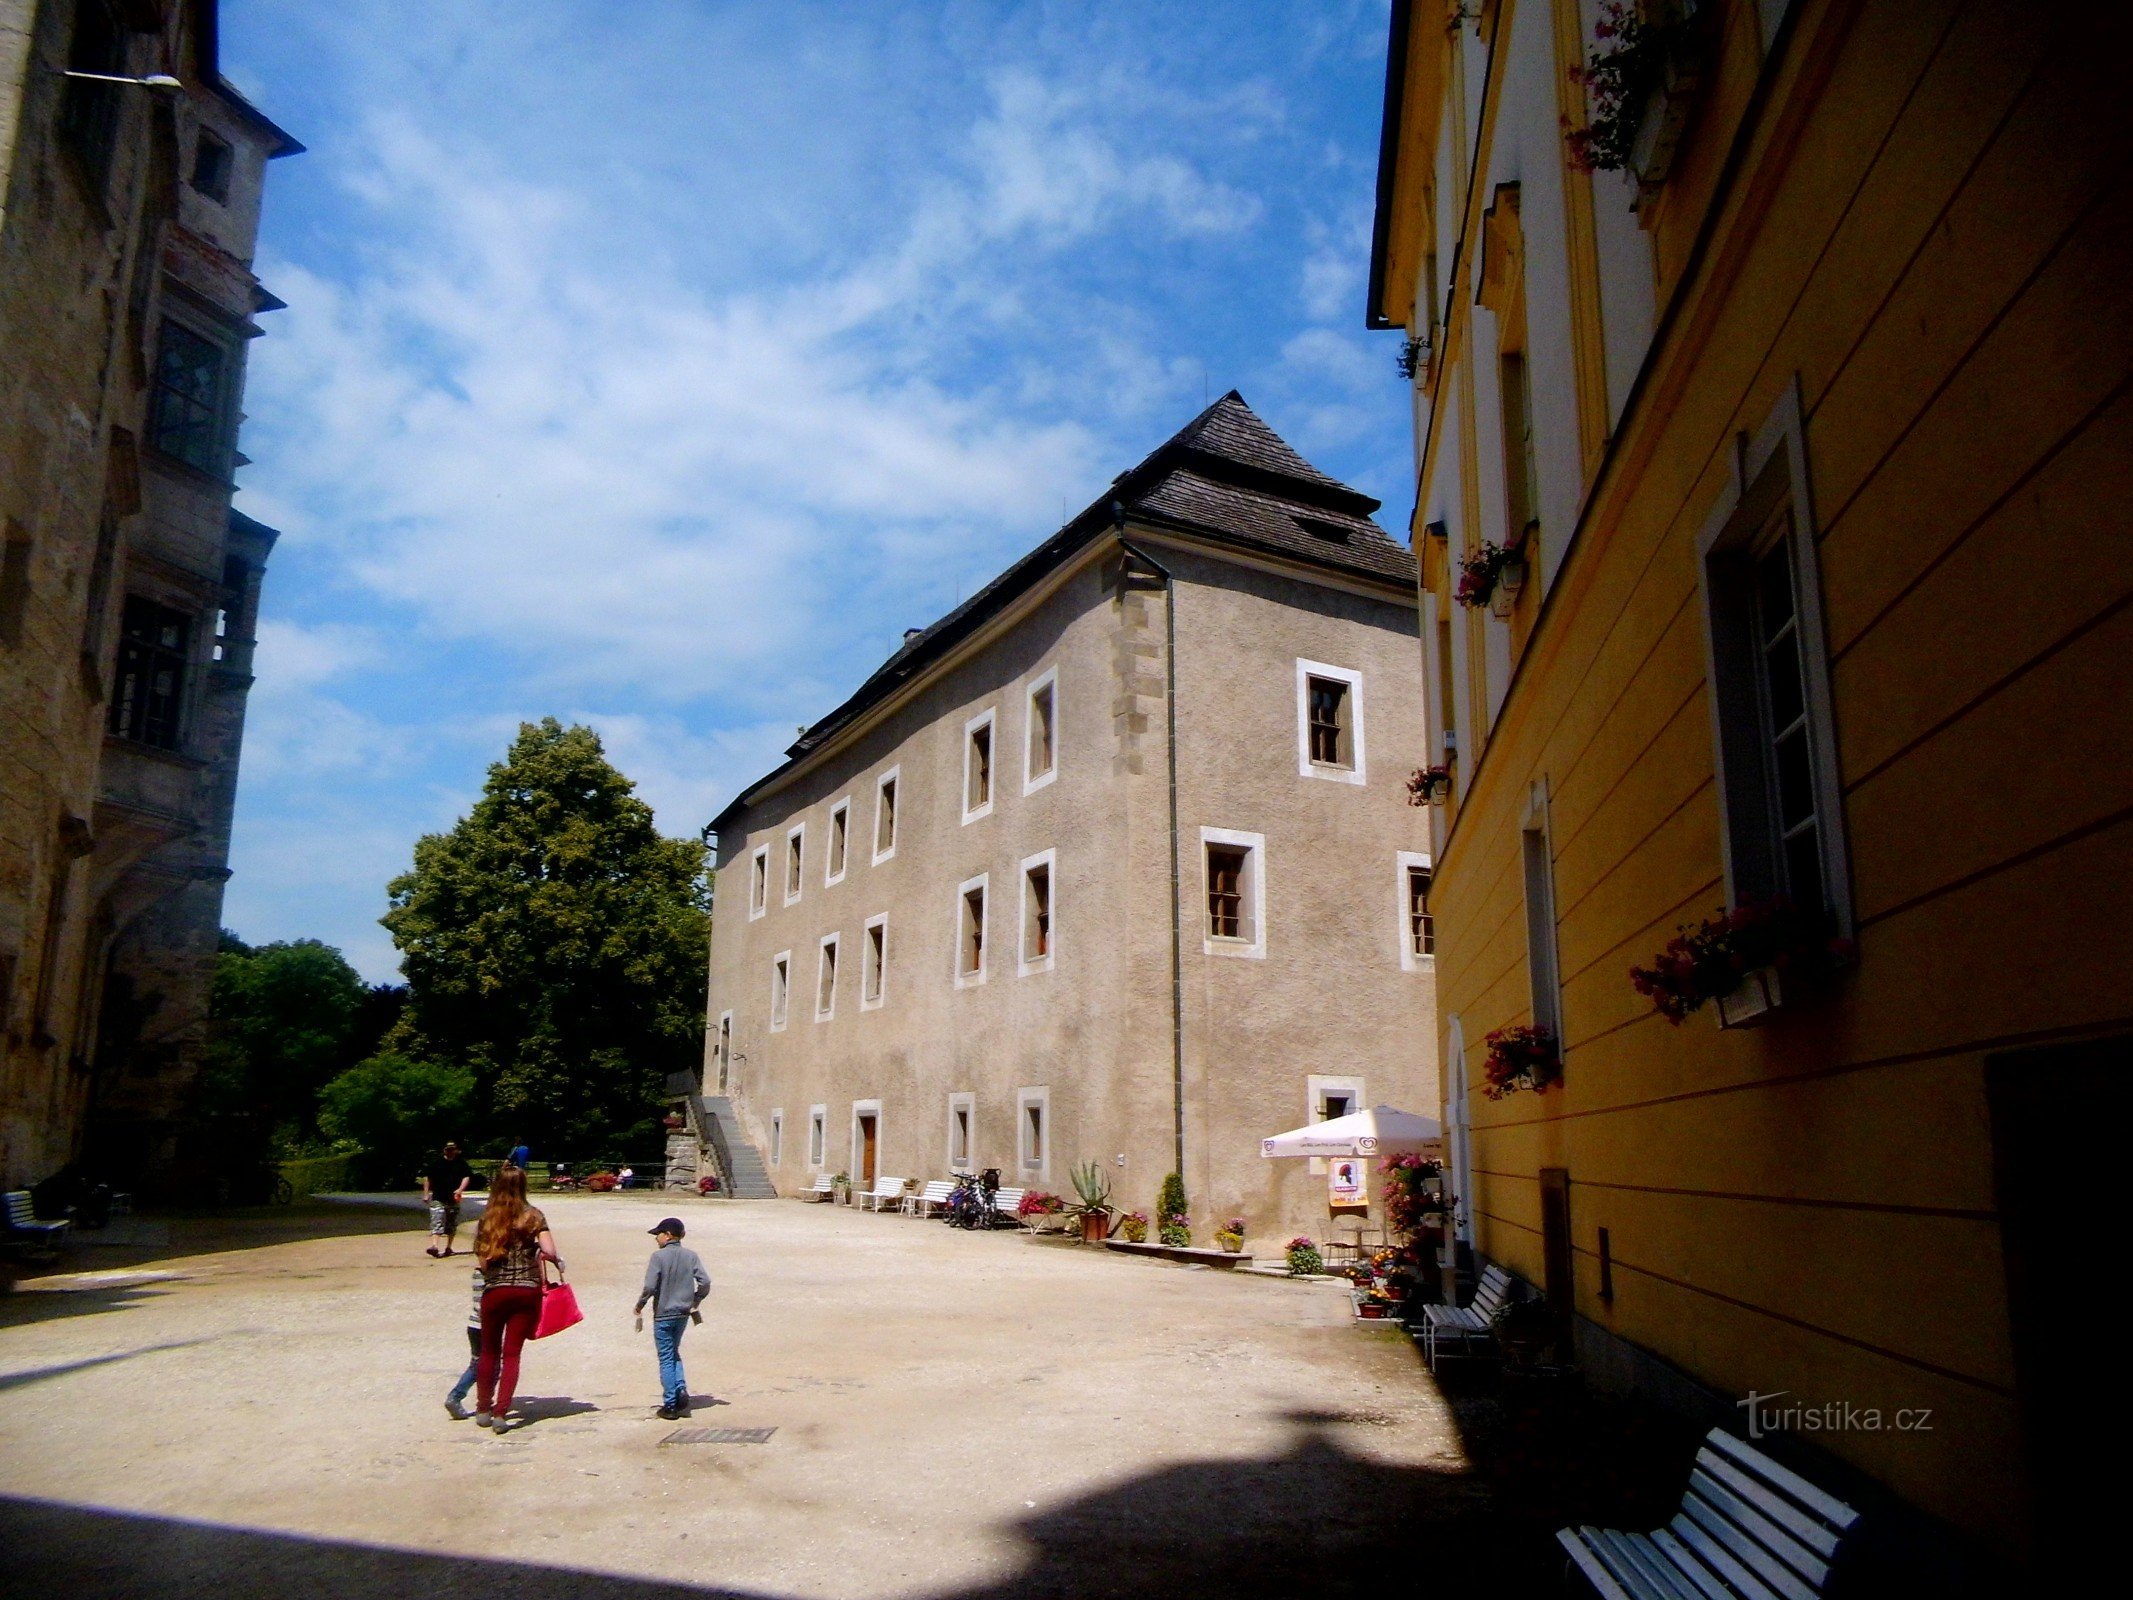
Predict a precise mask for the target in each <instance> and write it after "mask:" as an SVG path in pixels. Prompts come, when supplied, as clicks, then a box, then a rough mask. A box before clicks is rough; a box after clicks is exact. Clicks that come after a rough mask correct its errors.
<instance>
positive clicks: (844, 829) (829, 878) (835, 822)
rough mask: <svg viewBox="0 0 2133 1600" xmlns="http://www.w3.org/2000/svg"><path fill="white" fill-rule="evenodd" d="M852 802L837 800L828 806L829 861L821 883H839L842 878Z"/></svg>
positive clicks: (825, 885)
mask: <svg viewBox="0 0 2133 1600" xmlns="http://www.w3.org/2000/svg"><path fill="white" fill-rule="evenodd" d="M851 820H852V802H851V801H850V799H848V798H847V799H843V800H839V801H838V802H837V803H836V804H835V805H834V806H831V807H830V842H829V861H828V863H827V865H826V866H825V868H824V876H823V880H822V881H823V885H824V887H827V886H828V885H830V884H833V883H840V882H842V881H843V879H844V863H845V856H846V853H847V849H848V844H849V840H848V835H849V834H850V832H851Z"/></svg>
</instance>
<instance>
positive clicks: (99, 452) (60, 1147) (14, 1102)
mask: <svg viewBox="0 0 2133 1600" xmlns="http://www.w3.org/2000/svg"><path fill="white" fill-rule="evenodd" d="M217 26H218V17H217V12H216V7H215V6H214V4H212V3H211V0H189V3H180V0H167V3H156V0H0V353H4V357H5V359H4V361H0V518H4V529H5V540H6V543H5V557H4V566H0V775H4V783H0V1183H4V1184H5V1185H6V1186H7V1187H10V1188H13V1187H18V1186H20V1185H22V1184H25V1183H31V1182H35V1181H37V1180H40V1179H42V1178H44V1177H46V1176H49V1175H50V1174H51V1173H52V1172H53V1171H55V1170H56V1169H58V1168H59V1167H61V1166H64V1165H65V1164H67V1163H68V1162H69V1161H72V1160H74V1159H75V1158H76V1157H78V1156H79V1155H81V1153H82V1151H83V1147H84V1141H85V1139H87V1138H89V1137H90V1134H89V1129H90V1126H91V1124H92V1122H93V1123H94V1125H95V1128H96V1134H95V1139H96V1142H97V1143H98V1145H99V1146H100V1152H99V1159H100V1160H101V1161H102V1162H104V1163H105V1164H108V1165H110V1166H112V1167H114V1168H116V1169H118V1170H119V1171H120V1172H121V1173H122V1174H123V1175H124V1176H126V1177H127V1178H128V1179H129V1180H130V1181H132V1180H138V1179H140V1178H143V1177H146V1178H148V1179H149V1180H150V1181H151V1182H152V1181H153V1178H154V1176H155V1175H156V1174H157V1173H164V1174H168V1173H170V1172H171V1171H173V1170H174V1169H175V1168H176V1167H178V1166H180V1165H182V1163H183V1160H184V1157H185V1152H184V1148H183V1139H182V1137H181V1135H182V1133H183V1131H184V1130H185V1129H186V1127H187V1126H188V1113H189V1110H190V1108H191V1102H192V1098H193V1090H194V1088H195V1085H196V1080H197V1076H198V1065H199V1049H200V1044H201V1037H202V1032H203V1029H204V1024H205V1020H206V1014H207V1001H208V989H209V983H210V980H211V977H212V971H213V962H214V955H215V947H216V938H217V930H218V927H219V924H220V920H221V908H222V884H223V881H224V879H225V878H226V877H227V876H228V859H229V830H230V817H231V811H232V808H233V805H234V802H235V795H236V783H237V762H238V751H239V747H240V745H241V743H242V739H243V733H244V706H245V695H246V691H247V689H248V688H249V686H250V683H251V669H252V661H251V656H252V639H253V632H254V624H255V620H256V617H257V613H258V604H259V591H260V583H261V578H262V574H263V572H264V569H265V565H266V560H267V556H268V552H269V551H270V550H271V549H272V547H273V543H274V539H275V534H274V531H273V530H272V529H270V528H266V527H263V526H261V525H260V524H258V523H256V522H253V521H252V520H251V519H249V518H247V517H245V516H243V515H242V514H240V513H237V512H234V511H233V510H232V509H231V506H230V498H231V494H232V491H233V489H234V476H235V473H236V471H237V468H238V467H239V466H241V465H242V464H243V462H244V457H243V456H242V455H241V454H239V453H238V451H237V437H236V436H237V426H238V422H239V420H240V418H241V415H242V399H243V387H244V352H245V347H246V345H247V343H248V342H249V341H250V340H251V339H252V338H254V337H256V336H257V335H258V334H259V333H260V332H261V331H262V330H261V328H260V326H259V324H258V322H257V321H256V320H255V319H256V317H257V315H258V313H260V312H262V311H267V310H272V309H274V308H276V307H277V306H278V305H279V304H280V302H278V301H277V300H275V298H274V297H273V296H272V295H271V294H269V293H268V292H267V291H266V290H265V289H264V288H263V287H262V286H261V285H260V283H259V281H258V279H257V278H256V277H254V276H253V273H252V269H251V260H252V252H253V246H254V241H255V239H256V236H257V232H258V225H259V207H260V198H261V193H262V190H263V187H264V181H265V169H266V164H267V162H268V161H270V160H272V159H273V158H275V157H277V156H281V155H287V154H291V153H293V152H295V151H297V150H299V149H300V148H301V146H299V145H298V144H296V142H295V141H294V140H292V139H291V138H290V137H289V136H288V135H287V134H286V133H284V132H283V131H282V130H281V129H279V128H277V127H276V126H275V125H274V124H273V123H272V122H270V121H268V120H267V119H266V118H265V117H264V116H263V115H261V114H260V113H259V112H258V111H257V110H256V109H254V108H253V107H252V106H250V105H249V104H247V103H246V102H245V101H244V100H243V99H242V97H240V96H239V95H238V94H237V93H236V92H235V91H234V90H232V89H231V88H230V87H229V86H228V85H227V84H226V83H225V82H224V81H223V80H222V77H221V74H220V71H219V69H218V65H217V37H218V36H217ZM83 71H93V72H99V73H103V74H106V75H108V76H111V77H117V78H131V79H140V78H145V77H150V76H163V75H167V76H170V77H175V78H177V79H178V80H180V86H179V87H176V88H171V87H167V86H160V87H159V86H153V85H145V84H141V83H138V82H104V81H100V80H98V79H95V78H82V77H70V76H68V74H69V72H83Z"/></svg>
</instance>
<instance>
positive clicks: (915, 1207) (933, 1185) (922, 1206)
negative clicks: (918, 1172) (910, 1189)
mask: <svg viewBox="0 0 2133 1600" xmlns="http://www.w3.org/2000/svg"><path fill="white" fill-rule="evenodd" d="M954 1193H955V1185H954V1184H952V1183H950V1182H949V1181H948V1180H947V1179H946V1178H933V1179H929V1180H928V1181H927V1184H926V1186H925V1188H923V1189H921V1190H919V1192H918V1193H917V1194H914V1195H909V1196H907V1197H906V1198H905V1200H904V1209H905V1210H906V1211H908V1212H910V1213H911V1214H912V1215H913V1216H915V1217H930V1216H932V1215H933V1213H934V1212H936V1211H938V1210H939V1209H940V1208H941V1207H942V1206H945V1205H946V1204H947V1203H948V1197H949V1196H950V1195H952V1194H954Z"/></svg>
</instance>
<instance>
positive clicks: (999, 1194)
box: [992, 1189, 1029, 1228]
mask: <svg viewBox="0 0 2133 1600" xmlns="http://www.w3.org/2000/svg"><path fill="white" fill-rule="evenodd" d="M1028 1193H1029V1191H1028V1190H1027V1189H999V1190H995V1191H994V1193H993V1197H992V1214H993V1219H994V1221H1001V1220H1005V1221H1006V1222H1007V1223H1008V1224H1009V1225H1010V1226H1013V1227H1018V1228H1019V1227H1020V1226H1021V1225H1022V1197H1023V1196H1024V1195H1026V1194H1028Z"/></svg>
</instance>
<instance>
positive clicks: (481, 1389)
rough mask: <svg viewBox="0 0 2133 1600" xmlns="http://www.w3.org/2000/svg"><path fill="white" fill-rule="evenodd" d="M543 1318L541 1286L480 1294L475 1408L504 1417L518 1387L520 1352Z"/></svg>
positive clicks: (475, 1372)
mask: <svg viewBox="0 0 2133 1600" xmlns="http://www.w3.org/2000/svg"><path fill="white" fill-rule="evenodd" d="M540 1320H541V1291H540V1290H538V1289H516V1288H511V1289H487V1290H484V1291H483V1292H482V1297H481V1359H480V1360H479V1361H477V1362H476V1363H475V1364H474V1409H475V1410H477V1411H487V1412H490V1413H491V1414H493V1415H496V1416H501V1415H502V1414H503V1413H504V1412H506V1411H509V1410H510V1409H511V1396H512V1394H513V1393H514V1392H515V1391H516V1390H517V1388H518V1353H519V1350H520V1348H521V1347H523V1346H524V1344H525V1343H526V1341H527V1340H528V1339H530V1338H532V1337H533V1330H534V1329H535V1328H536V1327H537V1326H539V1324H540Z"/></svg>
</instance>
